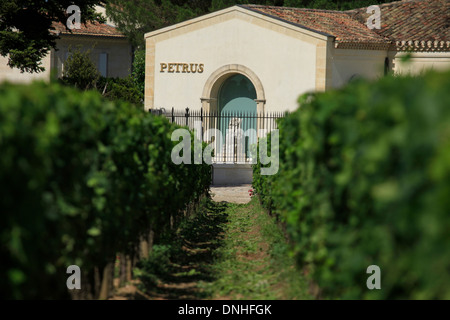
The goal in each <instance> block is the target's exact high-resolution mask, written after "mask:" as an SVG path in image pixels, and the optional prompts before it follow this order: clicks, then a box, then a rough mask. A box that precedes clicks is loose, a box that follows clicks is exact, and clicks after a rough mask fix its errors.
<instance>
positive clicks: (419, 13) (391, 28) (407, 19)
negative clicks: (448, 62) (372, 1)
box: [347, 0, 450, 48]
mask: <svg viewBox="0 0 450 320" xmlns="http://www.w3.org/2000/svg"><path fill="white" fill-rule="evenodd" d="M379 7H380V10H381V29H378V30H377V29H374V31H375V32H376V33H377V34H379V35H381V36H382V37H385V38H387V39H389V40H390V41H391V42H393V43H395V44H396V45H397V46H403V47H404V46H405V45H406V46H408V44H409V45H410V46H414V47H417V48H418V47H421V46H423V45H424V43H428V44H426V45H427V46H430V45H431V46H434V45H437V46H447V47H449V41H450V2H449V1H448V0H422V1H417V0H416V1H414V0H410V1H396V2H391V3H385V4H380V5H379ZM366 11H367V8H360V9H355V10H349V11H347V13H348V14H349V15H350V16H351V17H352V18H353V19H355V20H358V21H359V22H365V21H366V20H367V18H368V17H369V16H370V14H369V13H366Z"/></svg>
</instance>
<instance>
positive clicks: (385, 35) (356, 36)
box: [241, 0, 450, 50]
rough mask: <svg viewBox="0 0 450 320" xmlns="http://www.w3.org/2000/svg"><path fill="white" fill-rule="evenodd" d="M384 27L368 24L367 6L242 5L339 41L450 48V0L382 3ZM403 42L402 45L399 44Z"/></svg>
mask: <svg viewBox="0 0 450 320" xmlns="http://www.w3.org/2000/svg"><path fill="white" fill-rule="evenodd" d="M379 6H380V9H381V29H369V28H368V27H367V26H366V21H367V18H368V17H369V16H370V15H371V13H366V12H367V8H360V9H355V10H348V11H332V10H316V9H302V8H286V7H275V6H262V5H242V6H241V7H243V8H246V9H248V10H252V11H255V12H258V13H261V14H264V15H268V16H271V17H273V18H276V19H280V20H283V21H285V22H288V23H292V24H295V25H298V26H300V27H303V28H305V29H309V30H312V31H315V32H319V33H322V34H326V35H330V36H333V37H335V39H336V42H337V43H338V44H339V43H373V44H377V43H378V44H381V43H385V44H397V46H402V45H401V43H403V45H404V44H405V41H406V42H408V41H409V43H410V44H411V43H414V42H415V43H416V45H415V46H414V45H413V46H412V47H417V43H418V42H422V46H423V42H430V41H431V42H433V43H434V46H438V47H439V46H440V47H441V48H442V47H444V48H447V49H446V50H448V49H450V48H449V47H450V42H449V41H450V31H449V30H450V29H449V26H450V2H449V1H448V0H422V1H419V0H410V1H397V2H391V3H386V4H381V5H379ZM399 44H400V45H399ZM410 47H411V46H410Z"/></svg>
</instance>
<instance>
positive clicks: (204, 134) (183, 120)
mask: <svg viewBox="0 0 450 320" xmlns="http://www.w3.org/2000/svg"><path fill="white" fill-rule="evenodd" d="M150 112H152V113H153V114H157V115H163V116H165V117H166V118H167V119H169V121H170V122H172V123H176V124H178V125H180V126H187V127H189V129H190V130H195V132H196V137H197V139H199V140H201V141H202V142H206V143H208V144H211V143H213V144H212V146H213V148H214V156H213V157H212V162H213V163H254V161H255V160H256V144H257V141H258V139H259V138H262V137H264V136H265V135H266V134H267V133H269V132H271V131H273V130H275V129H278V125H277V119H279V118H283V117H284V116H285V115H286V112H239V111H237V112H233V111H222V112H216V111H204V110H203V108H201V109H199V110H189V108H186V109H185V110H175V109H174V108H172V109H171V110H166V109H164V108H161V109H151V110H150Z"/></svg>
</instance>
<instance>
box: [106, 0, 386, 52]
mask: <svg viewBox="0 0 450 320" xmlns="http://www.w3.org/2000/svg"><path fill="white" fill-rule="evenodd" d="M383 2H388V1H383V0H353V1H352V0H344V1H341V0H334V1H327V0H193V1H182V0H161V1H156V0H135V1H130V0H110V1H108V3H107V6H106V10H107V14H108V16H109V17H110V18H111V19H112V20H113V21H114V22H115V23H116V24H117V27H118V29H119V30H120V31H121V32H123V33H124V34H125V35H126V36H127V37H128V39H129V40H130V42H131V44H132V45H133V46H134V47H135V48H140V49H143V48H144V47H145V46H144V34H145V33H147V32H150V31H153V30H156V29H160V28H163V27H166V26H170V25H173V24H175V23H178V22H182V21H185V20H188V19H192V18H195V17H198V16H201V15H204V14H207V13H210V12H213V11H217V10H220V9H224V8H228V7H232V6H234V5H239V4H260V5H271V6H285V7H300V8H316V9H337V10H347V9H354V8H361V7H364V6H369V5H372V4H377V3H383Z"/></svg>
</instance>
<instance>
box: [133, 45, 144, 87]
mask: <svg viewBox="0 0 450 320" xmlns="http://www.w3.org/2000/svg"><path fill="white" fill-rule="evenodd" d="M131 77H132V79H133V82H134V84H135V86H136V88H137V89H138V90H139V91H140V92H141V93H142V95H143V94H144V89H145V50H137V51H135V52H134V61H133V72H132V73H131Z"/></svg>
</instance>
